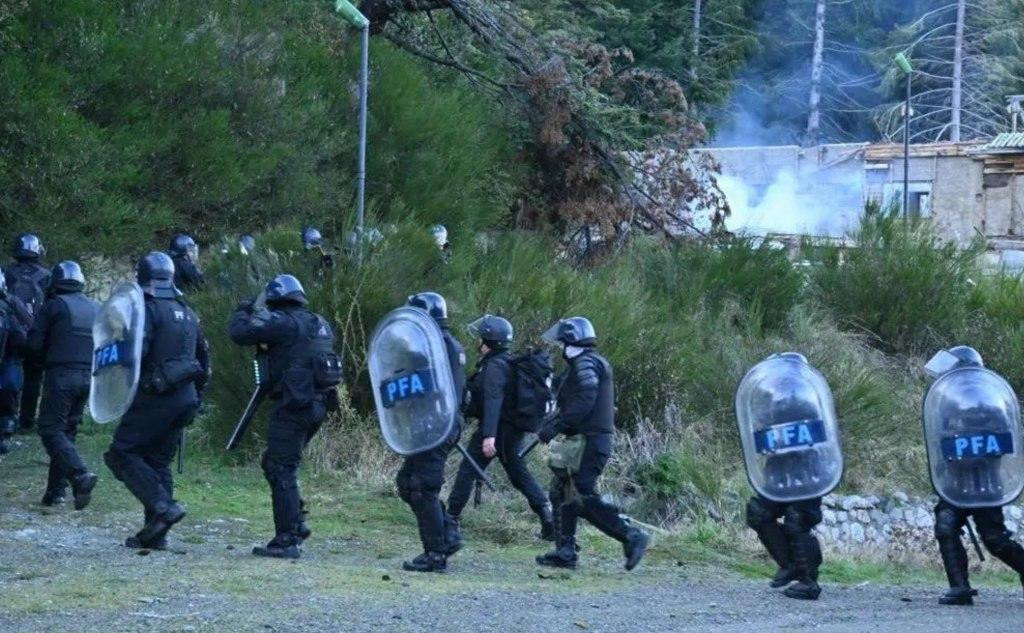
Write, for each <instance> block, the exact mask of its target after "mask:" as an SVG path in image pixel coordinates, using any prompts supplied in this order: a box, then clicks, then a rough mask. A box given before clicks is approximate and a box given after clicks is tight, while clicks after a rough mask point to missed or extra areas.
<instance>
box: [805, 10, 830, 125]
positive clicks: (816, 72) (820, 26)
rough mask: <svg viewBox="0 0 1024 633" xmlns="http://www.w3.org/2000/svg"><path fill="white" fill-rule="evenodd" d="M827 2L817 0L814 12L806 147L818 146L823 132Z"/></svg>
mask: <svg viewBox="0 0 1024 633" xmlns="http://www.w3.org/2000/svg"><path fill="white" fill-rule="evenodd" d="M825 2H826V0H817V2H816V7H815V10H814V51H813V52H812V54H811V94H810V98H809V99H808V103H807V109H808V112H807V133H806V134H805V135H804V142H805V144H806V145H816V144H817V143H818V135H819V133H820V131H821V71H822V66H823V65H824V60H823V58H824V52H825Z"/></svg>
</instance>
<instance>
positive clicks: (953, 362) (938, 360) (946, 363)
mask: <svg viewBox="0 0 1024 633" xmlns="http://www.w3.org/2000/svg"><path fill="white" fill-rule="evenodd" d="M959 364H960V359H959V358H957V357H956V356H955V355H954V354H950V353H949V352H948V351H946V350H944V349H940V350H939V351H938V353H936V354H935V356H932V358H931V360H929V361H928V362H927V363H925V366H924V371H925V373H926V374H928V375H929V376H931V377H932V378H938V377H939V376H941V375H942V374H945V373H946V372H949V371H952V370H954V369H956V367H957V365H959Z"/></svg>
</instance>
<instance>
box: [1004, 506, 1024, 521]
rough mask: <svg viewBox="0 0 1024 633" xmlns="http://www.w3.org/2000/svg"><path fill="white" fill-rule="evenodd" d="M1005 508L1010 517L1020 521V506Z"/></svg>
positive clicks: (1022, 510) (1022, 511)
mask: <svg viewBox="0 0 1024 633" xmlns="http://www.w3.org/2000/svg"><path fill="white" fill-rule="evenodd" d="M1006 509H1007V512H1008V513H1009V515H1010V518H1012V519H1014V520H1016V521H1020V520H1021V519H1022V518H1024V509H1021V507H1020V506H1007V508H1006Z"/></svg>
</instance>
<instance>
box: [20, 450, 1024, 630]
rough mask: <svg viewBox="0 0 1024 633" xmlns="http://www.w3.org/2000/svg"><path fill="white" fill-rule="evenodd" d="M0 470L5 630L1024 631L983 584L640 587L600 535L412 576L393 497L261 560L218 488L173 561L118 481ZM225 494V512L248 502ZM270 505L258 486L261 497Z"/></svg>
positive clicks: (713, 579)
mask: <svg viewBox="0 0 1024 633" xmlns="http://www.w3.org/2000/svg"><path fill="white" fill-rule="evenodd" d="M0 474H2V476H3V481H2V483H0V486H2V487H0V502H2V503H3V506H2V508H0V595H2V596H4V598H3V602H4V605H5V606H4V609H3V611H2V612H0V630H2V631H5V632H7V631H12V632H13V631H56V630H68V631H82V632H88V631H259V630H264V631H274V630H288V631H357V632H358V631H381V630H386V631H439V630H451V629H454V630H465V631H552V632H555V631H583V630H588V631H691V630H692V631H705V630H720V631H777V630H795V629H804V628H815V629H820V630H824V631H865V630H896V629H899V630H902V631H947V630H948V631H952V630H957V629H965V628H968V627H969V628H970V629H972V630H992V631H1009V630H1017V629H1019V627H1020V623H1021V622H1022V621H1024V601H1022V600H1021V595H1020V591H1019V590H1016V589H1010V588H1000V589H984V590H983V591H982V596H981V597H980V600H979V604H978V606H976V607H974V608H973V609H966V608H961V609H951V608H944V609H940V608H939V607H938V606H937V605H935V602H934V599H935V595H936V593H937V587H934V586H931V587H928V586H902V587H899V586H878V585H873V584H869V585H863V586H842V585H836V584H834V583H828V584H827V586H826V589H825V593H824V594H823V597H822V599H821V600H820V601H819V602H817V603H802V602H794V601H791V600H788V599H786V598H784V597H782V596H781V595H780V594H778V593H777V592H774V591H771V590H769V589H768V588H767V586H766V584H765V582H764V581H763V580H749V579H745V578H743V577H741V576H740V575H738V574H736V573H734V572H728V571H723V570H721V569H718V568H716V567H712V566H708V565H706V564H702V565H689V564H684V565H683V566H679V565H678V564H677V563H676V562H675V561H674V560H672V559H671V557H670V556H665V555H661V554H659V555H656V556H652V558H651V560H649V561H645V564H644V565H643V566H641V568H640V569H638V570H637V571H636V572H634V573H631V574H628V573H626V572H624V571H622V570H621V568H620V560H619V559H618V557H617V556H616V553H615V551H614V550H613V549H611V548H608V547H602V546H601V543H602V541H601V540H600V537H597V536H590V537H588V539H587V541H586V545H587V546H588V549H586V550H585V551H586V552H587V553H588V556H587V557H586V558H585V560H584V563H585V567H584V568H583V569H582V570H581V571H579V572H576V573H574V574H569V573H547V572H543V571H541V570H539V569H538V568H537V567H536V566H535V565H534V564H533V563H532V561H531V559H530V557H531V556H532V554H533V553H536V552H537V551H539V549H541V548H542V547H543V546H542V545H540V544H537V543H531V544H525V545H523V544H508V545H504V546H501V545H496V544H495V543H493V542H484V543H480V544H478V545H476V546H474V547H471V548H470V549H469V550H468V551H465V552H463V553H460V554H459V555H458V557H456V558H455V559H454V561H453V563H452V566H451V570H450V573H449V574H447V575H445V576H435V575H431V576H423V575H417V574H407V573H403V572H401V571H399V570H398V565H399V564H400V561H401V559H402V555H403V554H407V553H409V551H411V548H412V547H414V544H413V542H412V541H411V539H409V538H408V537H410V536H411V534H410V531H409V527H411V526H409V525H398V526H393V527H394V529H390V528H388V527H387V526H385V527H384V528H383V529H381V528H380V526H376V525H372V522H371V521H369V520H364V519H361V518H352V517H353V515H359V514H360V513H362V514H366V515H370V516H376V515H378V514H380V513H381V512H382V511H383V510H382V508H384V509H387V508H391V507H392V506H391V505H390V503H391V502H382V503H384V505H381V506H379V507H378V506H377V505H369V504H366V505H364V506H363V507H362V508H358V507H354V508H349V510H350V511H349V512H348V513H346V515H345V517H340V516H339V517H337V520H338V521H341V520H342V519H345V520H349V521H350V522H349V523H330V522H329V521H331V520H333V519H332V518H331V517H329V516H325V517H324V518H323V520H322V522H323V523H327V525H328V526H329V527H328V528H327V529H326V530H324V532H325V535H324V536H322V537H320V536H318V535H315V536H314V540H313V542H311V543H310V545H309V546H308V547H307V549H306V555H305V557H304V558H303V559H302V560H300V561H297V562H286V561H266V560H259V559H254V558H253V557H252V556H250V555H249V553H248V549H249V547H251V545H252V544H254V543H257V542H259V540H260V538H259V535H260V534H261V533H262V532H263V531H264V530H265V526H264V524H263V520H262V519H260V518H259V517H260V516H261V513H262V511H263V508H251V514H248V515H245V516H243V517H237V516H236V517H234V518H233V517H231V516H230V515H227V516H223V515H222V516H217V515H215V514H213V513H212V511H205V512H204V510H203V509H204V508H205V506H204V505H203V503H204V501H203V499H204V498H206V497H204V496H203V494H202V490H204V489H211V490H213V488H211V484H210V483H209V482H208V481H207V482H205V483H202V484H200V483H190V484H187V485H186V486H185V487H184V490H183V491H182V492H181V493H180V494H181V496H182V498H184V499H185V500H186V501H188V500H189V499H192V500H193V502H192V505H191V506H190V507H191V508H192V509H193V512H192V515H191V516H190V517H189V519H188V520H187V521H186V523H187V525H183V526H182V528H181V529H180V530H177V531H176V533H175V534H174V538H173V539H172V549H173V551H168V552H153V553H151V554H149V555H145V556H140V555H138V554H137V553H135V552H133V551H131V550H127V549H125V548H124V547H121V546H120V542H121V541H122V540H123V538H124V535H125V534H128V533H131V531H133V530H134V529H136V528H137V525H136V524H137V519H138V517H136V516H135V515H136V514H138V512H137V511H135V510H134V508H133V506H132V504H131V500H129V499H128V498H127V497H126V496H125V495H124V494H123V493H122V492H120V491H119V490H118V488H117V487H116V486H115V485H114V484H115V482H112V481H110V478H109V477H106V480H105V481H104V485H103V487H101V488H99V489H98V490H99V491H100V492H102V493H103V494H102V495H101V497H100V498H99V499H98V500H97V504H96V508H90V509H89V510H87V511H85V512H81V513H75V512H73V511H71V510H70V509H68V508H61V509H58V510H56V511H52V512H50V511H47V512H44V511H43V509H42V508H40V507H39V506H38V505H37V504H36V501H37V499H36V498H37V496H38V494H37V493H38V491H37V490H35V488H37V487H38V480H41V477H42V475H43V473H42V467H41V455H40V453H39V452H38V450H37V449H36V448H33V447H32V446H31V444H30V445H29V446H27V447H26V448H25V450H22V451H20V452H19V453H16V454H15V455H13V456H11V457H10V458H8V459H7V460H6V461H5V462H3V463H2V464H0ZM103 474H104V476H106V473H105V472H104V473H103ZM248 475H252V473H249V474H248ZM248 475H247V476H248ZM195 481H196V482H199V481H203V478H201V477H196V479H195ZM252 481H254V482H255V481H258V480H255V479H253V480H252ZM242 484H244V485H249V480H245V481H243V482H242ZM240 485H241V484H240ZM253 486H254V487H255V484H253ZM216 492H217V496H218V502H221V503H223V502H224V498H223V497H228V496H230V495H233V494H236V493H231V492H224V491H221V490H220V489H217V490H216ZM262 494H263V491H262V489H260V488H256V489H255V490H254V491H253V495H254V496H253V497H252V499H253V500H258V499H259V498H260V496H261V495H262ZM238 502H239V503H240V504H241V505H242V506H245V507H249V506H252V505H254V502H253V501H250V498H249V497H244V498H241V499H240V500H239V501H238ZM360 503H362V502H360ZM395 507H400V506H395ZM204 513H205V516H203V515H204ZM399 516H400V515H399ZM591 543H593V544H594V547H590V544H591ZM595 547H596V549H597V550H598V551H597V552H596V553H590V552H592V551H593V549H594V548H595Z"/></svg>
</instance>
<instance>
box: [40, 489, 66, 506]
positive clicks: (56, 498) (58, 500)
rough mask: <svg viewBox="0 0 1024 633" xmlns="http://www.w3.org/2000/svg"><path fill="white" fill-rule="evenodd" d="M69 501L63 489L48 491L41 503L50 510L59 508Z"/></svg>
mask: <svg viewBox="0 0 1024 633" xmlns="http://www.w3.org/2000/svg"><path fill="white" fill-rule="evenodd" d="M66 500H67V497H66V494H65V491H64V489H63V488H60V489H57V490H47V491H46V492H45V493H43V499H42V501H40V502H39V503H41V504H43V505H44V506H46V507H48V508H52V507H53V506H58V505H60V504H62V503H64V502H65V501H66Z"/></svg>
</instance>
